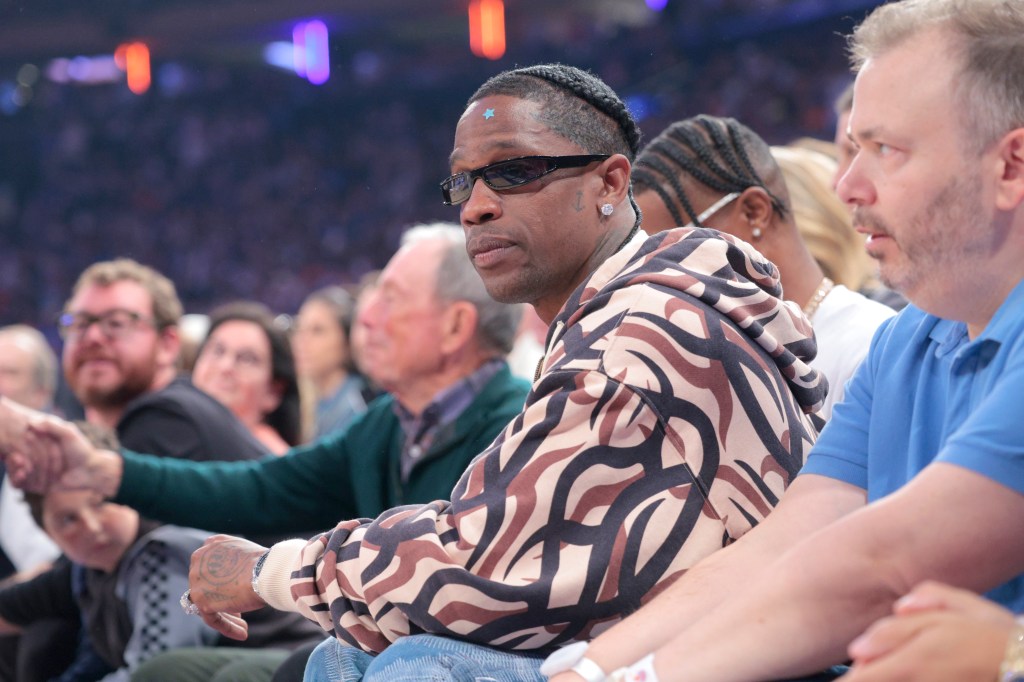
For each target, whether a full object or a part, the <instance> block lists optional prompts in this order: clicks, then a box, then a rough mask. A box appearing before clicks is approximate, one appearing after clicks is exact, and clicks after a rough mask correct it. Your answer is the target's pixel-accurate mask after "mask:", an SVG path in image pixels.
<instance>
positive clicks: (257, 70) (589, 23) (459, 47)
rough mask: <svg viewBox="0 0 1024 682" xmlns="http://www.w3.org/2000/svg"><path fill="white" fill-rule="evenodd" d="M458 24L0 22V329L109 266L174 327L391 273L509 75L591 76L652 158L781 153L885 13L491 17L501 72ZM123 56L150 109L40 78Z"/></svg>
mask: <svg viewBox="0 0 1024 682" xmlns="http://www.w3.org/2000/svg"><path fill="white" fill-rule="evenodd" d="M467 4H468V0H437V1H432V0H377V1H376V2H358V3H357V2H341V1H335V2H323V1H320V2H313V1H310V0H287V1H286V0H273V1H271V0H246V1H240V2H209V1H208V0H204V1H201V2H200V1H193V0H164V1H162V2H161V1H158V0H122V1H117V0H100V1H94V2H82V1H81V0H16V1H13V2H10V1H8V0H0V325H5V324H11V323H14V322H25V323H28V324H32V325H35V326H38V327H39V328H41V329H43V330H44V331H45V332H46V333H47V334H48V335H49V336H50V337H51V338H53V337H54V335H53V320H54V319H55V317H56V315H57V313H58V312H59V310H60V308H61V306H62V305H63V302H64V300H65V298H66V297H67V295H68V292H69V291H70V288H71V286H72V284H73V283H74V280H75V278H76V277H77V276H78V274H79V273H80V272H81V271H82V270H83V269H84V268H85V267H86V266H88V265H89V264H90V263H92V262H95V261H97V260H103V259H109V258H113V257H116V256H131V257H133V258H135V259H137V260H140V261H142V262H144V263H147V264H149V265H152V266H154V267H156V268H157V269H159V270H161V271H162V272H164V273H165V274H167V275H168V276H170V277H171V278H172V279H173V280H174V281H175V283H176V284H177V286H178V289H179V293H180V295H181V296H182V299H183V300H184V302H185V305H186V309H187V311H188V312H206V311H207V310H209V308H210V307H212V306H214V305H216V304H217V303H221V302H224V301H227V300H233V299H237V298H253V299H257V300H261V301H263V302H265V303H267V304H269V305H270V306H271V307H272V308H274V309H275V310H276V311H278V312H283V313H292V312H294V311H295V310H296V309H297V307H298V305H299V303H300V302H301V300H302V298H303V297H304V296H305V295H306V294H307V293H309V292H310V291H311V290H313V289H314V288H317V287H319V286H323V285H325V284H329V283H345V282H352V281H355V280H356V279H358V277H359V276H360V275H361V274H362V273H364V272H366V271H368V270H370V269H374V268H378V267H380V266H381V265H383V263H384V262H385V261H386V260H387V258H388V257H389V255H390V254H391V253H392V252H393V250H394V248H395V245H396V243H397V238H398V235H399V234H400V233H401V231H402V229H403V228H404V227H406V226H408V225H409V224H412V223H415V222H420V221H426V220H437V219H446V220H457V219H458V216H457V211H456V210H455V209H452V208H449V207H446V206H443V205H442V204H441V200H440V193H439V192H438V189H437V183H438V181H439V180H441V179H442V178H443V177H444V176H445V175H447V170H448V169H447V156H448V153H449V152H450V150H451V143H452V136H453V133H454V128H455V123H456V121H457V119H458V116H459V115H460V113H461V111H462V108H463V106H464V104H465V101H466V98H467V97H468V96H469V95H470V94H471V93H472V92H473V90H474V89H475V88H476V87H477V86H478V85H480V84H481V83H482V82H483V81H484V80H485V79H486V78H488V77H489V76H491V75H493V74H495V73H497V72H498V71H500V70H502V69H505V68H509V67H513V66H516V65H527V64H532V63H537V62H543V61H561V62H565V63H569V64H573V65H576V66H580V67H583V68H588V69H591V70H593V71H594V72H595V73H597V74H598V75H600V76H601V77H602V78H604V79H605V80H606V81H607V82H608V83H609V84H610V85H611V86H612V87H613V88H615V89H616V90H617V91H618V92H619V93H620V94H621V95H623V96H624V97H625V98H626V99H627V102H628V103H629V104H630V107H631V109H632V110H633V111H634V113H635V114H636V115H637V116H638V118H639V119H640V124H641V127H642V129H643V131H644V135H645V139H650V138H652V137H654V136H655V135H656V134H657V133H658V132H660V130H661V129H662V128H664V127H665V126H666V125H667V124H669V123H671V122H672V121H674V120H677V119H680V118H685V117H687V116H691V115H694V114H696V113H700V112H707V113H712V114H717V115H729V116H735V117H736V118H738V119H740V120H742V121H743V122H745V123H747V124H748V125H750V126H751V127H752V128H754V129H755V130H756V131H758V132H759V133H760V134H761V135H762V136H764V137H765V138H766V139H767V140H768V141H769V142H772V143H786V142H788V141H790V140H792V139H793V138H795V137H798V136H805V135H807V136H814V137H819V138H823V139H831V137H832V132H833V127H834V116H833V114H832V101H833V100H834V98H835V97H836V95H837V94H838V93H839V92H840V91H841V90H842V89H843V88H844V87H845V85H846V84H847V83H848V82H849V81H850V78H851V76H850V74H849V70H848V67H847V63H846V57H845V53H844V49H845V39H844V38H843V34H846V33H848V32H849V31H850V30H851V29H852V28H853V26H855V24H856V23H857V22H858V21H859V20H860V19H862V18H863V16H864V14H865V12H866V11H867V10H868V9H870V7H873V6H875V5H877V4H879V3H877V2H865V1H863V0H857V1H855V0H814V1H808V0H731V1H730V0H668V3H667V6H666V8H665V9H664V10H663V11H661V12H656V11H653V10H651V9H649V8H648V7H647V6H646V5H645V3H644V0H576V1H566V2H558V1H557V0H506V9H505V18H506V32H507V44H508V48H507V51H506V53H505V56H504V57H502V58H501V59H500V60H497V61H490V60H487V59H482V58H479V57H476V56H474V55H473V54H472V53H471V52H470V50H469V37H468V21H467V18H466V6H467ZM307 18H319V19H322V20H323V21H324V22H325V23H326V24H327V25H328V26H329V28H330V40H331V43H330V44H331V52H330V54H331V69H332V73H331V78H330V80H329V81H328V82H327V83H326V84H324V85H322V86H319V87H318V86H313V85H311V84H310V83H308V82H306V81H304V80H302V79H300V78H298V77H296V76H295V75H294V74H293V73H288V72H286V71H283V70H280V69H278V68H275V67H271V66H269V65H267V64H266V63H265V61H263V59H262V50H263V46H264V45H265V44H266V43H268V42H270V41H280V40H289V39H290V37H291V27H292V25H293V24H294V22H295V21H296V20H299V19H307ZM127 40H143V41H145V42H146V43H147V44H148V45H149V47H150V49H151V52H152V72H153V86H152V87H151V88H150V90H149V91H148V92H146V93H145V94H143V95H141V96H140V95H135V94H132V93H131V92H130V91H129V90H128V88H127V86H126V84H125V83H124V82H123V81H121V82H116V83H112V84H104V85H89V86H85V85H73V84H61V83H55V82H53V81H51V80H49V79H48V77H47V75H46V74H47V68H48V65H49V64H50V62H51V60H53V59H56V58H73V57H75V56H77V55H88V56H93V55H102V54H110V53H112V52H113V50H114V49H115V47H116V46H117V45H118V44H119V43H121V42H123V41H127ZM26 65H32V66H29V67H28V68H27V69H26ZM33 67H35V70H33ZM36 71H38V73H39V75H38V77H36V78H32V75H33V73H35V72H36ZM19 80H20V81H21V83H20V85H19Z"/></svg>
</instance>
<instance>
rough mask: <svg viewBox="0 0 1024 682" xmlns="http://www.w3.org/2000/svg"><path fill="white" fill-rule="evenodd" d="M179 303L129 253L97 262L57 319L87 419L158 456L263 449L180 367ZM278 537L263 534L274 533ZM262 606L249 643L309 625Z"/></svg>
mask: <svg viewBox="0 0 1024 682" xmlns="http://www.w3.org/2000/svg"><path fill="white" fill-rule="evenodd" d="M181 314H182V305H181V302H180V300H179V299H178V295H177V292H176V291H175V287H174V284H173V283H172V282H171V281H170V280H169V279H167V278H166V277H165V276H163V275H162V274H161V273H159V272H157V271H156V270H154V269H152V268H150V267H147V266H145V265H142V264H140V263H138V262H136V261H134V260H131V259H126V258H122V259H117V260H112V261H103V262H99V263H95V264H93V265H92V266H90V267H89V268H87V269H86V270H85V271H84V272H83V273H82V274H81V275H80V276H79V278H78V281H77V282H76V283H75V287H74V289H73V290H72V294H71V298H70V299H69V300H68V301H67V303H66V304H65V306H64V312H63V314H61V316H60V317H59V318H58V321H57V324H58V331H59V332H60V335H61V338H62V339H63V341H64V348H63V354H62V358H61V364H62V367H63V371H64V376H65V378H66V380H67V382H68V386H69V387H70V388H71V390H72V391H73V392H74V394H75V395H76V397H77V398H78V399H79V401H80V402H81V403H82V406H83V407H84V409H85V417H86V420H87V421H89V422H91V423H94V424H98V425H101V426H104V427H107V428H110V429H112V430H114V431H115V432H116V433H117V435H118V438H119V440H120V441H121V444H122V445H123V446H124V447H126V448H130V449H133V450H138V451H142V452H149V453H153V454H155V455H158V456H160V457H169V458H177V459H188V460H196V461H206V460H232V461H234V460H255V459H260V458H262V457H264V456H266V455H268V454H270V453H269V451H268V450H267V449H266V448H264V447H263V445H261V444H260V443H259V442H258V441H257V440H256V439H255V438H254V437H253V436H252V434H251V433H250V432H249V430H248V429H247V428H245V426H243V425H242V423H241V422H240V421H238V419H237V418H235V416H234V415H233V414H231V412H230V410H228V409H227V408H226V407H225V406H224V405H222V404H221V403H220V402H218V401H217V400H216V399H214V398H213V397H211V396H209V395H207V394H206V393H204V392H202V391H200V390H199V389H197V388H195V387H194V386H193V385H192V382H191V380H190V379H189V378H188V377H187V376H184V375H180V374H179V371H178V364H177V363H178V353H179V350H180V346H181V342H180V338H179V335H178V321H179V319H180V317H181ZM276 537H279V536H273V537H272V536H267V539H268V540H269V539H274V538H276ZM283 615H284V614H280V613H275V612H273V611H271V610H269V609H267V610H265V611H261V612H260V613H258V614H249V615H247V620H248V621H249V622H250V624H251V626H252V630H253V632H254V633H255V634H256V637H255V638H254V639H253V640H252V642H251V643H252V644H253V645H259V644H261V643H265V644H267V645H283V644H289V643H296V644H297V643H301V642H303V641H306V640H308V639H310V638H311V636H315V634H316V633H315V632H314V631H312V630H311V629H310V628H309V627H308V624H307V623H305V622H303V621H301V620H299V619H295V618H292V617H289V616H285V617H282V616H283Z"/></svg>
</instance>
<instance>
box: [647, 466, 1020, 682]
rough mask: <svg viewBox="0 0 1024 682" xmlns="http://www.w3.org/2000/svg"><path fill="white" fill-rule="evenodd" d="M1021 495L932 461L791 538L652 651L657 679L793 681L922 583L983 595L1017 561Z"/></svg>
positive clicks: (841, 655) (831, 659) (828, 660)
mask: <svg viewBox="0 0 1024 682" xmlns="http://www.w3.org/2000/svg"><path fill="white" fill-rule="evenodd" d="M1022 535H1024V495H1021V494H1020V493H1017V492H1016V491H1014V490H1011V489H1010V488H1007V487H1005V486H1003V485H1000V484H998V483H996V482H994V481H992V480H991V479H989V478H986V477H984V476H981V475H979V474H976V473H973V472H971V471H968V470H966V469H963V468H960V467H957V466H955V465H950V464H941V463H939V464H933V465H931V466H929V467H927V468H926V469H925V470H924V471H922V473H921V474H919V475H918V476H917V477H916V478H915V479H914V480H913V481H911V483H909V484H908V485H907V486H905V487H904V488H903V489H901V490H900V491H899V492H897V493H894V494H893V495H891V496H890V497H888V498H886V499H883V500H881V501H879V502H877V503H874V504H871V505H868V506H866V507H864V508H862V509H860V510H858V511H856V512H854V513H852V514H850V515H848V516H846V517H845V518H842V519H840V520H839V521H837V522H836V523H834V524H831V525H829V526H828V527H826V528H824V529H822V530H821V531H819V532H817V533H815V534H813V535H812V536H811V537H809V538H807V539H805V540H803V541H802V542H800V543H798V544H797V545H796V546H795V547H793V548H792V549H791V550H790V551H788V552H787V553H786V554H785V555H784V556H782V557H781V558H780V559H779V560H778V561H776V562H775V563H774V564H772V565H771V566H769V567H768V569H767V570H766V571H765V572H764V573H763V574H762V575H761V576H760V577H759V578H757V579H756V580H752V581H750V582H748V583H747V587H746V589H744V590H742V591H738V592H737V593H736V594H735V595H734V596H733V597H732V598H731V599H730V600H729V601H728V602H727V603H725V604H724V605H722V606H720V607H719V608H718V609H716V610H714V611H712V612H709V613H708V614H707V615H706V616H705V617H704V618H703V619H701V620H700V621H698V622H697V623H696V624H695V625H694V626H693V627H691V628H689V629H688V630H686V631H684V632H683V633H682V634H681V635H680V636H678V637H675V638H674V639H672V640H671V641H670V642H668V643H667V644H665V645H664V646H662V647H661V648H659V649H658V650H657V651H656V652H655V659H654V661H655V667H656V670H657V672H658V675H659V678H660V679H661V680H663V681H666V682H672V681H673V680H687V681H688V682H689V681H690V680H715V681H716V682H728V681H730V680H735V681H736V682H743V681H746V682H749V681H750V680H770V679H782V678H787V677H793V676H799V675H803V674H807V673H811V672H814V671H816V670H819V669H821V668H824V667H826V666H828V665H831V664H835V663H837V662H840V661H842V660H844V659H845V656H846V653H845V652H846V647H847V645H848V644H849V643H850V641H851V640H852V639H853V638H854V637H855V636H857V635H858V634H859V633H861V632H862V631H863V630H864V629H865V628H866V627H867V626H868V625H869V624H870V623H872V622H873V621H874V620H876V619H878V618H880V617H882V616H885V615H886V614H888V613H889V611H890V610H891V609H892V606H893V603H894V602H895V600H896V599H897V598H899V597H900V596H901V595H903V594H905V593H906V592H907V591H909V590H910V588H911V587H912V586H913V585H915V584H917V583H918V582H921V581H923V580H925V579H935V580H942V581H945V582H949V583H950V584H952V585H956V586H960V587H965V588H968V589H972V590H976V591H983V590H986V589H990V588H992V587H994V586H996V585H998V584H1000V583H1001V582H1004V581H1006V580H1008V579H1010V578H1012V577H1013V576H1015V575H1017V574H1018V573H1019V572H1020V568H1021V566H1024V545H1022V544H1021V543H1020V538H1021V537H1022Z"/></svg>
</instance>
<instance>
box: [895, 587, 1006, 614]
mask: <svg viewBox="0 0 1024 682" xmlns="http://www.w3.org/2000/svg"><path fill="white" fill-rule="evenodd" d="M940 609H941V610H947V611H953V612H955V613H962V614H964V615H969V616H972V617H974V618H980V619H986V620H991V621H993V622H996V623H1001V622H1010V621H1012V620H1013V614H1012V613H1010V612H1009V611H1007V610H1006V609H1004V608H1002V607H1001V606H998V605H996V604H994V603H993V602H990V601H988V600H987V599H984V598H983V597H979V596H978V595H976V594H974V593H973V592H970V591H969V590H962V589H959V588H956V587H950V586H949V585H946V584H944V583H940V582H935V581H932V580H929V581H926V582H923V583H921V584H920V585H918V586H917V587H915V588H914V589H913V590H911V591H910V592H909V593H908V594H907V595H906V596H904V597H903V598H902V599H900V600H899V601H897V602H896V605H895V607H894V609H893V611H894V612H895V613H896V614H898V615H910V614H914V613H922V612H926V611H935V610H940Z"/></svg>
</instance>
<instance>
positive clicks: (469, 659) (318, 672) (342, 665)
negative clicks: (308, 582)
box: [302, 635, 846, 682]
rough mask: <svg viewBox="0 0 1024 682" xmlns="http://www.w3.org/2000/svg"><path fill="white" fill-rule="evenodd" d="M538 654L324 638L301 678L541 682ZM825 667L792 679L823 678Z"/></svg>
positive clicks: (821, 681)
mask: <svg viewBox="0 0 1024 682" xmlns="http://www.w3.org/2000/svg"><path fill="white" fill-rule="evenodd" d="M543 660H544V656H541V655H537V654H527V653H522V652H516V653H513V652H509V651H503V650H500V649H492V648H490V647H486V646H481V645H479V644H470V643H469V642H462V641H459V640H455V639H448V638H445V637H438V636H436V635H413V636H411V637H403V638H402V639H400V640H398V641H397V642H395V643H394V644H392V645H391V646H389V647H388V648H387V649H385V650H384V653H382V654H380V655H378V656H371V655H370V654H367V653H364V652H362V651H360V650H359V649H354V648H352V647H348V646H345V645H344V644H341V643H340V642H338V640H336V639H333V638H332V639H328V640H326V641H324V642H323V643H322V644H320V645H319V646H318V647H317V648H316V649H314V650H313V655H312V656H310V657H309V662H308V663H307V664H306V675H305V677H303V678H302V679H303V682H360V681H363V682H448V681H449V680H451V681H453V682H534V681H535V682H544V680H545V679H546V678H545V677H544V676H543V675H541V674H540V671H539V669H540V664H541V662H542V661H543ZM844 672H846V669H845V668H842V667H836V668H831V669H829V670H827V671H825V672H822V673H819V674H817V675H812V676H810V677H805V678H801V679H800V680H797V681H794V682H827V681H829V680H834V679H836V678H837V677H839V676H840V675H841V674H842V673H844Z"/></svg>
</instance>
